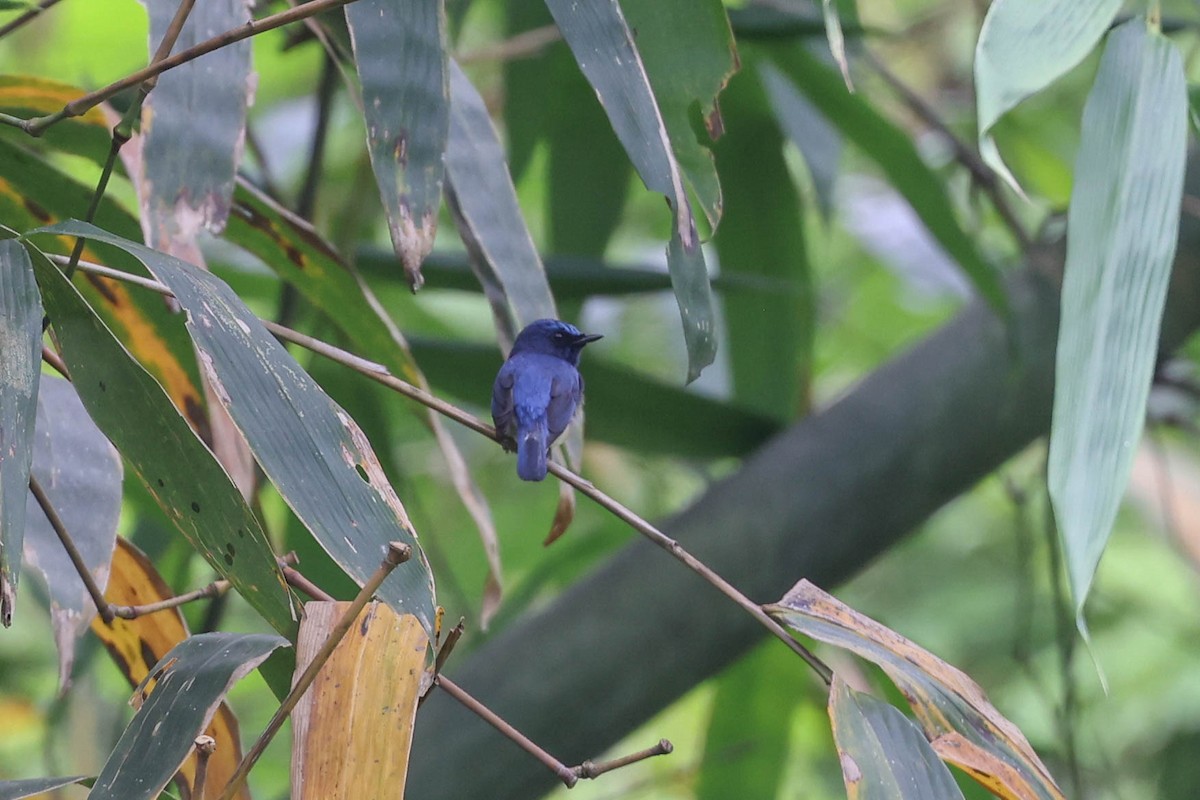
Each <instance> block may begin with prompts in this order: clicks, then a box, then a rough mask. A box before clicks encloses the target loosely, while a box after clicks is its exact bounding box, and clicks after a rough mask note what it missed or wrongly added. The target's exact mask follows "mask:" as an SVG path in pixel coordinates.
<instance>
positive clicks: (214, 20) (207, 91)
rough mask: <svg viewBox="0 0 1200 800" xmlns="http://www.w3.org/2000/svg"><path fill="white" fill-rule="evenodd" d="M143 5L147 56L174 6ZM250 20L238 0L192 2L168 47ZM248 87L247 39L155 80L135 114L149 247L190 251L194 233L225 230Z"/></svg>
mask: <svg viewBox="0 0 1200 800" xmlns="http://www.w3.org/2000/svg"><path fill="white" fill-rule="evenodd" d="M143 2H144V3H145V5H146V11H147V12H148V14H149V16H150V51H151V52H154V50H155V49H156V48H157V47H158V44H159V42H160V41H161V40H162V38H163V36H164V35H165V34H166V32H167V29H168V28H169V27H170V25H171V21H172V20H173V19H174V18H175V14H176V12H177V11H178V8H179V3H178V2H175V0H143ZM249 21H250V9H249V6H248V5H247V3H246V2H245V0H205V1H204V2H202V3H197V4H196V5H195V6H193V8H192V10H191V13H190V14H188V18H187V21H186V22H185V23H184V25H183V29H182V30H181V31H180V32H179V38H178V39H177V40H176V42H175V48H174V50H175V52H178V51H180V50H183V49H185V48H187V47H191V46H192V45H194V44H198V43H199V42H201V41H203V40H205V39H209V38H211V37H213V36H215V35H217V34H219V33H223V32H225V31H229V30H235V29H237V28H238V27H239V26H242V25H245V24H246V23H247V22H249ZM253 90H254V77H253V74H252V68H251V64H250V42H249V41H241V42H237V43H235V44H231V45H227V46H225V47H222V48H220V49H219V50H216V51H214V52H212V53H209V54H207V55H204V56H201V57H200V58H198V59H196V60H194V61H190V62H188V63H186V64H181V65H180V66H178V67H176V68H175V69H172V70H168V71H167V72H165V73H163V75H162V76H160V77H159V79H158V85H157V86H156V87H155V88H154V91H153V92H151V93H150V96H149V97H148V98H147V100H146V103H145V107H144V108H143V112H142V113H143V119H144V120H145V122H144V124H143V126H142V131H143V138H142V174H141V176H140V178H139V184H140V185H139V187H138V195H139V200H140V202H141V206H142V219H143V222H144V223H145V229H146V233H147V237H146V239H147V243H148V244H150V246H152V247H158V248H159V249H163V250H171V249H182V248H188V249H191V248H194V247H195V238H196V236H197V235H198V234H199V233H200V231H201V228H204V229H207V230H209V231H213V232H215V233H219V232H220V231H221V230H222V229H223V228H224V227H225V219H226V217H228V216H229V207H230V203H231V199H232V197H233V181H234V174H235V172H236V171H237V164H238V161H239V160H240V157H241V150H242V140H243V139H244V137H245V128H246V107H247V105H248V104H249V102H250V97H251V95H252V93H253Z"/></svg>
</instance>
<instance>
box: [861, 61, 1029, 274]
mask: <svg viewBox="0 0 1200 800" xmlns="http://www.w3.org/2000/svg"><path fill="white" fill-rule="evenodd" d="M862 52H863V56H864V57H865V58H866V61H867V63H868V64H870V65H871V68H872V69H874V70H875V72H877V73H878V74H879V77H881V78H883V81H884V83H886V84H887V85H888V86H890V87H891V88H892V91H894V92H895V93H896V94H897V95H899V97H900V99H901V101H903V103H904V104H905V105H906V106H908V108H909V110H910V111H912V112H913V114H915V115H916V116H917V117H918V118H919V119H920V120H921V121H922V122H924V123H925V124H926V125H928V126H929V127H930V128H933V129H934V130H935V131H937V132H938V134H939V135H941V136H942V137H943V138H945V140H946V141H947V142H949V143H950V147H951V149H952V150H953V151H954V159H955V160H956V161H957V162H958V163H959V164H961V165H962V166H963V167H964V168H965V169H966V170H967V172H969V173H970V174H971V179H972V180H973V181H974V182H975V184H976V185H977V186H979V188H980V189H982V190H983V191H984V193H985V194H987V196H988V198H989V199H990V200H991V201H992V206H993V207H994V208H995V209H996V213H997V214H999V215H1000V219H1002V220H1003V221H1004V224H1005V225H1006V226H1007V227H1008V230H1009V232H1011V233H1012V235H1013V238H1014V239H1016V240H1017V245H1018V246H1019V247H1020V248H1021V250H1022V251H1025V250H1028V249H1029V248H1030V246H1031V245H1032V244H1033V240H1032V239H1031V238H1030V236H1029V233H1028V232H1027V231H1026V230H1025V226H1024V225H1023V224H1022V223H1021V220H1020V219H1018V218H1017V214H1016V212H1015V211H1013V208H1012V206H1011V205H1010V204H1009V202H1008V198H1007V197H1006V196H1005V194H1004V190H1003V188H1002V187H1001V185H1000V181H999V180H998V179H997V177H996V173H995V172H994V171H993V170H992V168H991V167H989V166H988V165H987V164H985V163H984V161H983V159H982V158H980V156H979V154H978V153H976V152H975V150H974V149H973V148H972V147H970V146H969V145H968V144H967V143H966V142H964V141H963V140H962V139H960V138H959V137H958V136H957V135H956V134H955V133H954V131H952V130H950V126H949V125H947V124H946V122H945V121H944V120H943V119H942V118H941V117H940V116H939V115H938V113H937V111H936V110H934V108H933V107H932V106H930V105H929V104H928V103H926V102H925V100H924V98H922V97H921V96H920V95H919V94H917V93H916V92H914V91H913V90H912V89H911V88H910V87H909V86H908V84H906V83H904V81H902V80H900V78H899V77H898V76H897V75H896V74H895V73H893V72H892V71H891V70H890V69H888V68H887V66H886V65H885V64H884V63H883V62H882V61H880V60H879V59H878V58H876V57H875V55H874V54H873V53H871V52H870V51H869V50H866V49H864V50H863V51H862Z"/></svg>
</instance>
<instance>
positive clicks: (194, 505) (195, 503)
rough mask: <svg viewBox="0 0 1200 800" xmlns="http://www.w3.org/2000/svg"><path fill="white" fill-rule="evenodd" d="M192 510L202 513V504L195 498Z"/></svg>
mask: <svg viewBox="0 0 1200 800" xmlns="http://www.w3.org/2000/svg"><path fill="white" fill-rule="evenodd" d="M192 511H194V512H196V513H197V514H199V513H200V504H199V503H197V502H196V501H195V500H193V501H192Z"/></svg>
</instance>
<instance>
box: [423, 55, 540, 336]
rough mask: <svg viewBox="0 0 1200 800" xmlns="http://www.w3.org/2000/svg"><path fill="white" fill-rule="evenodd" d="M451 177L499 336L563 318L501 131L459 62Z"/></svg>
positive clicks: (453, 89) (450, 192) (454, 67)
mask: <svg viewBox="0 0 1200 800" xmlns="http://www.w3.org/2000/svg"><path fill="white" fill-rule="evenodd" d="M446 178H447V197H448V199H449V204H450V208H451V210H452V211H453V212H454V221H455V223H456V224H457V225H458V231H459V235H460V236H461V237H462V240H463V244H465V245H466V247H467V252H468V253H469V254H470V256H471V265H472V267H473V268H474V270H475V274H476V276H477V277H478V278H479V282H480V284H481V285H482V286H483V289H484V293H485V294H486V295H487V297H488V300H489V301H490V303H491V305H492V310H493V314H494V315H495V317H496V324H497V328H498V330H501V331H503V332H504V333H505V334H506V338H508V340H509V341H510V342H511V340H512V339H513V338H515V336H516V333H517V332H518V331H520V330H521V329H522V328H524V327H525V326H526V325H528V324H529V323H531V322H533V321H534V320H536V319H545V318H555V317H557V316H558V311H557V310H556V309H555V306H554V296H553V295H551V294H550V285H549V284H548V283H547V282H546V271H545V269H544V268H543V267H542V260H541V258H540V257H539V256H538V252H537V248H535V247H534V245H533V239H532V238H530V236H529V230H528V228H526V226H525V219H524V217H523V216H522V215H521V208H520V206H519V205H517V193H516V190H515V189H514V188H513V184H512V178H511V177H510V176H509V174H508V166H507V164H506V163H505V161H504V150H503V148H501V146H500V139H499V137H498V136H497V135H496V129H495V128H493V127H492V120H491V118H490V117H489V116H488V111H487V107H486V106H484V104H483V98H482V97H480V96H479V92H478V91H476V90H475V87H474V86H472V85H471V81H470V80H469V79H468V78H467V76H466V75H465V74H464V73H463V71H462V69H461V68H460V67H459V66H458V64H457V63H456V62H454V61H451V63H450V139H449V142H448V143H447V145H446Z"/></svg>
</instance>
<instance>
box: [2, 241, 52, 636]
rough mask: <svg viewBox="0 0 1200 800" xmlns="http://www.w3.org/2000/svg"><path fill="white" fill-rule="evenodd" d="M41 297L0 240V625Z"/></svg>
mask: <svg viewBox="0 0 1200 800" xmlns="http://www.w3.org/2000/svg"><path fill="white" fill-rule="evenodd" d="M41 344H42V301H41V297H40V296H39V295H38V288H37V283H36V282H35V281H34V274H33V264H32V263H31V262H30V260H29V254H28V253H27V252H25V248H24V247H22V246H21V243H20V242H18V241H16V240H15V239H5V240H3V241H0V623H3V625H4V626H5V627H8V626H9V625H10V624H12V614H13V606H14V604H15V603H16V599H17V582H18V580H19V579H20V576H21V548H22V542H23V540H24V538H25V520H26V511H25V498H26V497H27V496H28V495H29V470H30V464H31V462H32V459H33V435H34V420H35V419H36V417H37V396H38V383H39V378H40V376H41V374H42V373H41Z"/></svg>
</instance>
